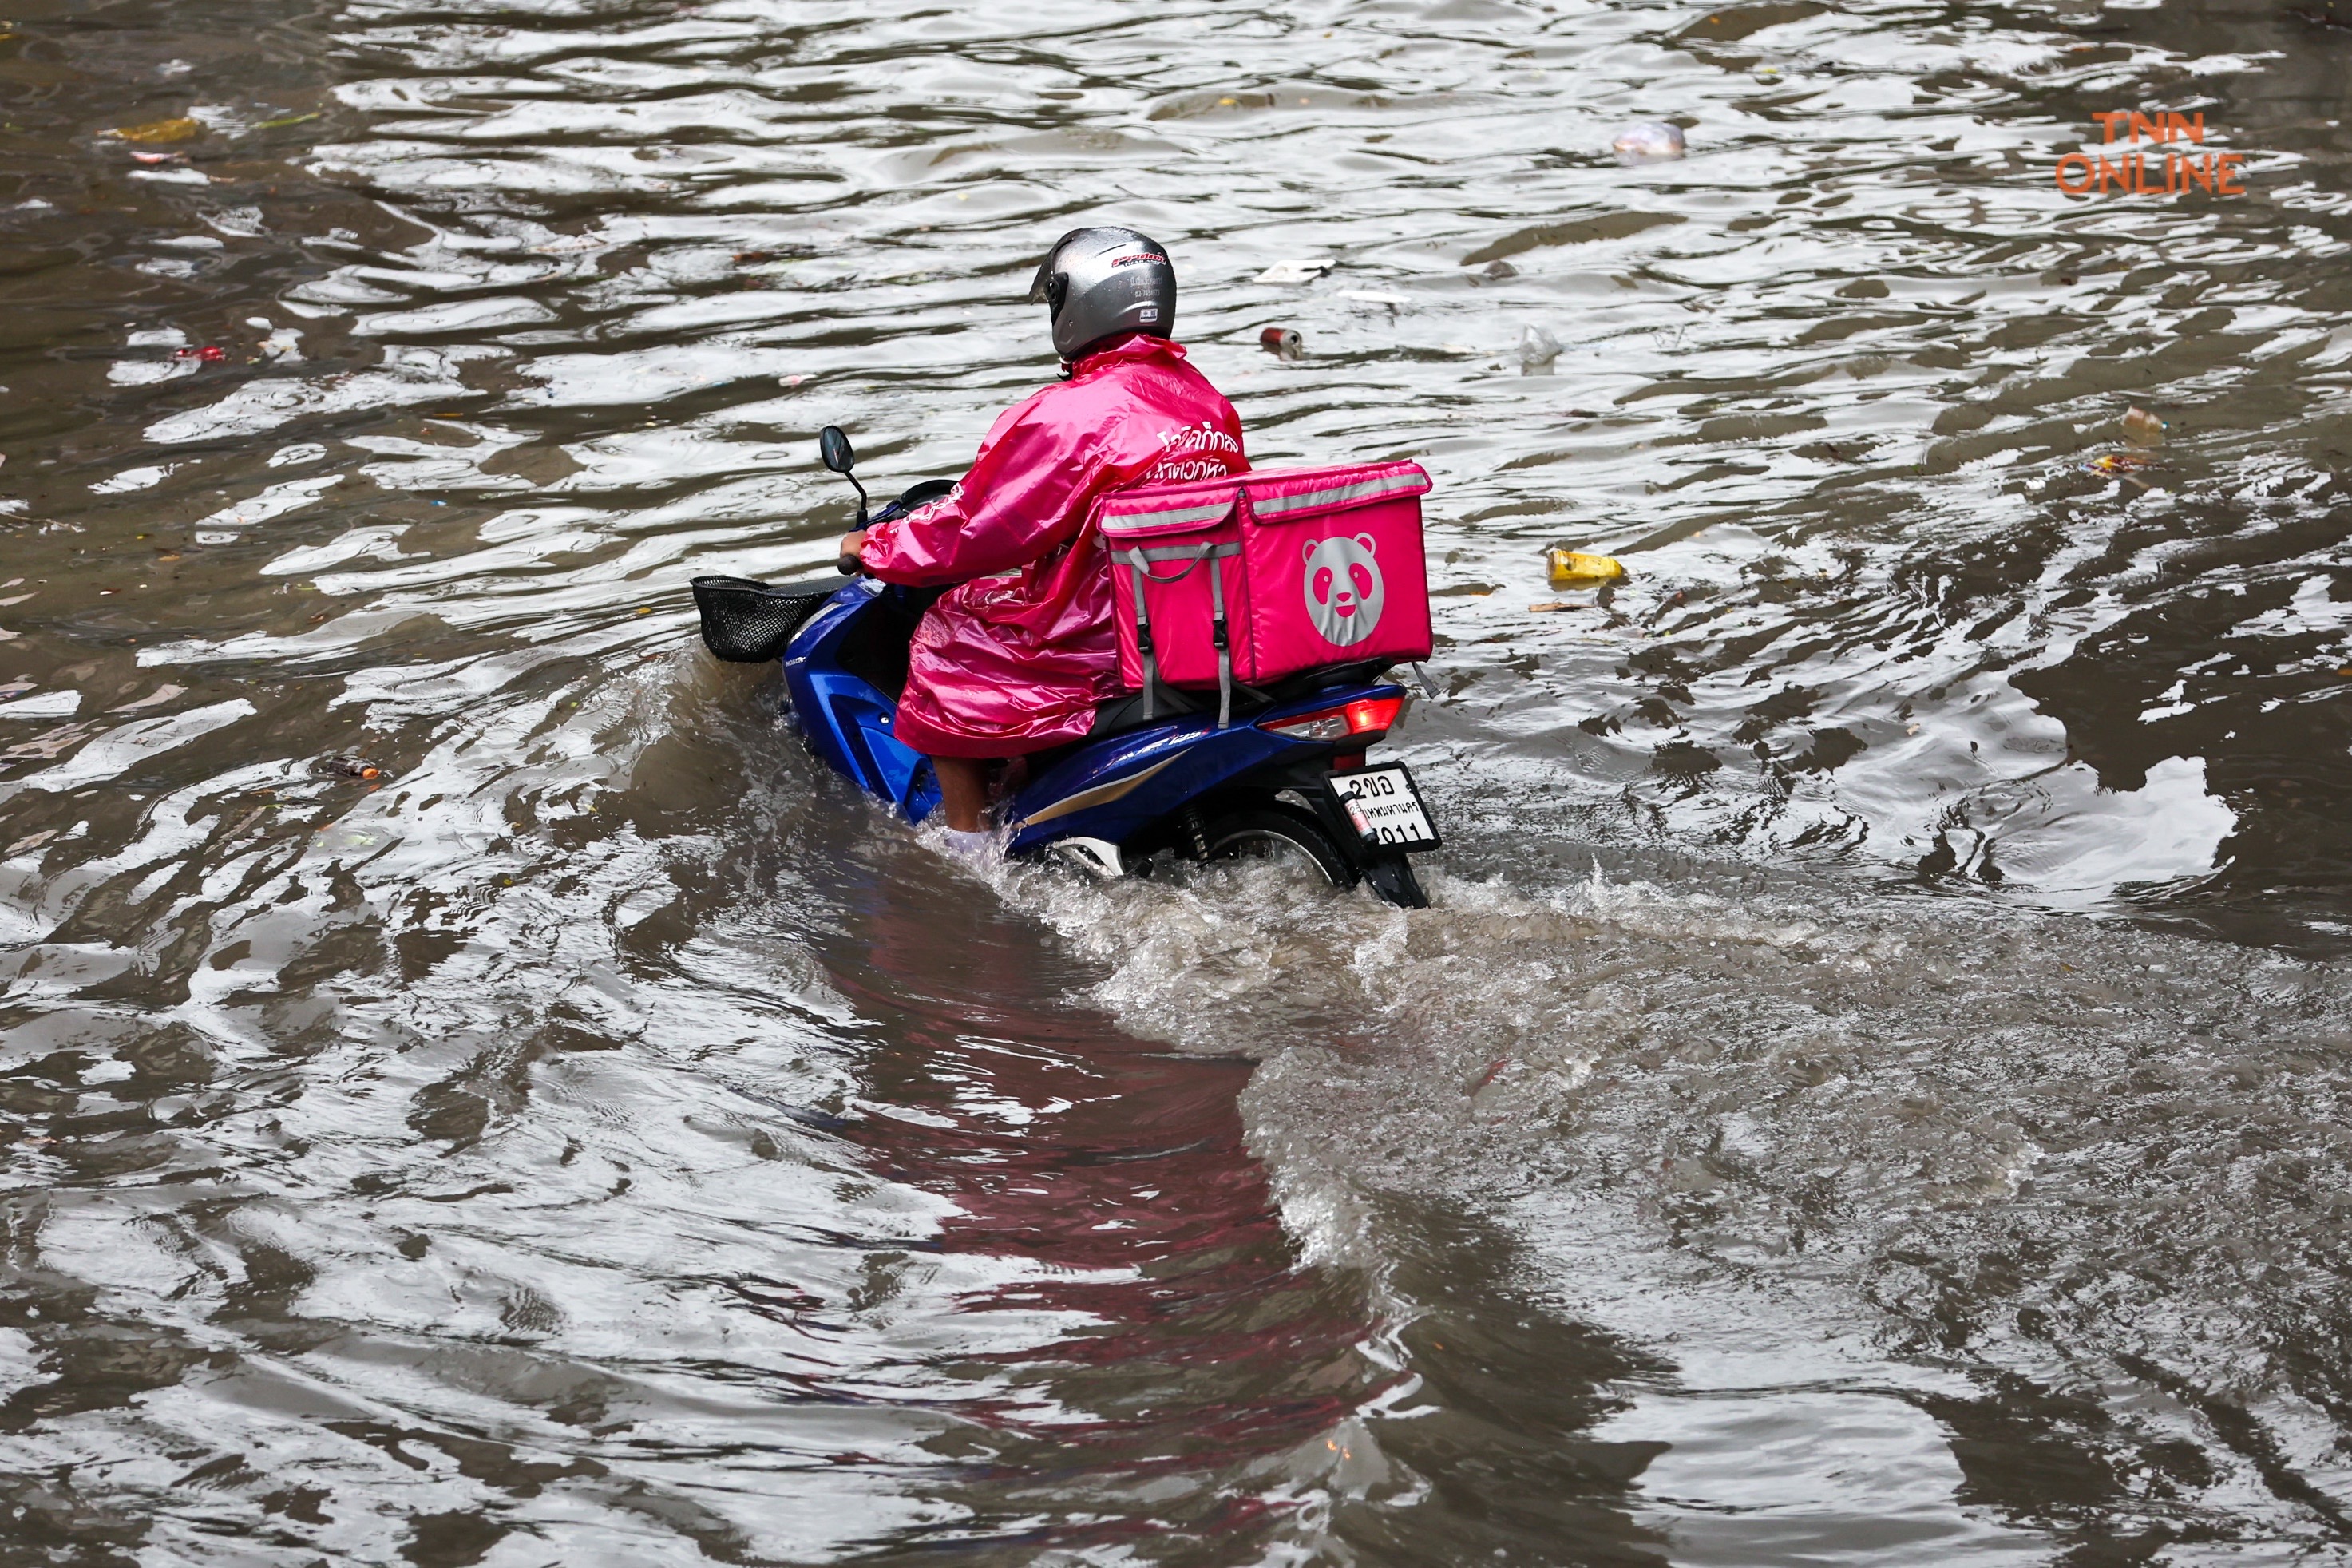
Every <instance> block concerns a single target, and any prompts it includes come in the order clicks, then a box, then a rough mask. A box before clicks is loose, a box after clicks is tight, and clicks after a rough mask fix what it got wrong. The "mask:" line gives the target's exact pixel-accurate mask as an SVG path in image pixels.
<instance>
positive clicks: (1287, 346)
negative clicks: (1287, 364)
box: [1257, 327, 1307, 359]
mask: <svg viewBox="0 0 2352 1568" xmlns="http://www.w3.org/2000/svg"><path fill="white" fill-rule="evenodd" d="M1257 341H1258V346H1259V347H1260V348H1264V349H1268V350H1271V351H1272V352H1274V353H1278V354H1280V355H1281V356H1282V357H1283V358H1285V359H1297V358H1298V357H1299V356H1300V355H1302V354H1304V353H1306V352H1307V340H1306V339H1305V338H1302V337H1300V336H1299V335H1298V329H1297V327H1268V328H1266V329H1265V331H1261V332H1260V333H1258V335H1257Z"/></svg>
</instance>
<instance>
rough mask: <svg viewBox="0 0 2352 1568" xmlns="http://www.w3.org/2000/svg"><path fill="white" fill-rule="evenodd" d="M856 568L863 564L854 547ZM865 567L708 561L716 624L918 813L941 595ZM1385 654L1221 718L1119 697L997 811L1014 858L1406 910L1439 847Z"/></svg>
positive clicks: (819, 745)
mask: <svg viewBox="0 0 2352 1568" xmlns="http://www.w3.org/2000/svg"><path fill="white" fill-rule="evenodd" d="M818 449H819V453H820V456H821V457H822V458H823V460H824V466H825V467H826V468H830V469H832V470H833V471H834V472H835V473H837V474H840V475H841V476H842V477H843V478H845V479H848V480H849V482H850V484H851V485H852V486H853V487H855V488H856V491H857V522H856V526H857V527H858V528H861V529H863V528H865V527H866V526H867V525H868V521H869V520H868V518H867V515H866V511H867V506H868V500H867V497H866V487H865V486H864V485H862V484H860V483H859V482H858V480H857V478H856V475H855V474H854V473H853V472H852V471H851V470H852V469H853V468H855V467H856V455H855V453H854V452H853V451H852V450H851V448H850V444H849V438H848V437H846V436H845V435H844V434H843V433H842V432H841V430H840V429H839V428H838V427H837V426H826V427H825V429H824V433H823V435H822V436H821V437H820V438H819V443H818ZM950 488H951V487H950V485H948V484H947V483H946V482H944V481H941V480H927V481H925V482H923V483H921V484H919V485H916V486H914V487H913V488H912V489H908V491H907V492H906V493H905V494H903V495H901V496H899V497H898V499H897V500H893V501H891V502H890V503H889V504H888V505H887V506H886V507H884V508H883V509H882V510H881V511H880V512H879V513H877V514H876V515H875V516H874V517H873V518H872V519H871V521H874V522H883V521H888V520H890V519H892V518H895V517H898V516H899V515H901V514H902V513H904V512H906V511H908V510H910V509H912V508H914V507H918V506H921V505H923V504H924V503H925V502H927V501H930V500H936V499H937V498H939V497H940V496H942V495H944V494H946V493H947V492H948V490H949V489H950ZM842 570H843V571H845V572H854V571H856V563H854V562H852V561H847V560H845V561H844V562H843V563H842ZM944 591H945V590H943V589H939V588H906V587H898V586H894V585H890V584H883V583H879V582H877V581H875V580H874V579H873V578H871V577H864V576H860V577H856V578H855V579H853V580H852V581H851V582H849V583H848V584H835V583H816V584H784V585H782V586H775V587H771V586H769V585H767V584H761V583H755V582H752V581H750V580H749V579H746V578H740V577H697V578H696V579H695V580H694V602H695V607H696V609H697V610H698V612H699V614H700V616H701V620H702V640H703V643H704V645H705V646H706V647H709V649H710V651H711V652H712V653H713V654H716V655H717V656H718V657H719V658H723V659H727V660H730V661H732V662H736V663H765V662H766V661H768V660H770V659H774V658H782V660H783V667H784V689H785V693H786V698H785V711H786V712H787V713H788V714H790V715H791V716H792V717H793V720H794V721H795V722H796V723H797V725H798V727H799V729H800V731H801V733H802V735H803V737H805V738H806V740H807V742H808V743H809V746H810V748H811V749H812V750H813V751H814V752H816V754H817V755H818V756H820V757H822V758H823V759H824V761H825V762H826V763H828V764H830V765H831V766H832V767H833V769H834V770H835V772H837V773H841V774H842V775H843V776H845V777H846V778H847V779H849V780H850V781H851V782H852V783H854V784H856V785H857V786H858V787H859V788H860V789H863V790H864V791H866V793H867V794H868V795H873V796H875V797H876V798H877V799H879V800H883V801H887V802H888V803H889V804H890V805H892V806H894V807H895V808H897V810H898V812H899V813H900V814H901V815H902V816H905V817H906V818H907V820H908V821H909V822H917V823H919V822H921V821H922V820H923V819H924V818H925V817H927V816H929V815H930V814H931V812H932V811H933V810H934V809H935V808H936V807H937V806H938V805H939V799H940V794H939V784H938V782H937V781H936V780H935V779H934V778H933V777H932V775H931V768H930V764H929V762H927V761H926V760H925V759H924V758H923V757H921V756H920V755H919V754H918V753H916V752H912V751H910V750H908V748H907V747H906V746H904V745H902V744H900V743H899V742H898V739H897V738H896V737H895V736H893V735H892V734H891V732H890V721H891V717H892V715H893V714H894V713H895V712H896V711H897V708H898V693H899V691H900V690H901V689H903V688H904V687H905V685H906V681H907V653H908V643H909V641H910V640H911V638H912V637H913V635H914V630H915V623H916V622H917V621H918V620H919V619H920V618H921V616H922V614H923V612H924V610H925V609H927V608H929V605H930V604H931V602H932V601H933V600H935V599H937V598H938V597H939V596H940V594H941V593H942V592H944ZM1384 674H1385V669H1384V668H1383V667H1381V666H1380V665H1378V664H1372V665H1365V664H1355V665H1336V666H1333V667H1332V668H1328V669H1319V670H1310V671H1308V672H1307V673H1305V674H1302V675H1298V676H1296V677H1293V678H1292V679H1289V680H1287V681H1285V682H1283V683H1282V684H1281V685H1279V686H1277V687H1276V688H1274V689H1270V690H1265V691H1250V690H1246V689H1243V690H1239V691H1236V693H1235V694H1234V703H1233V710H1232V712H1231V713H1230V714H1229V715H1227V716H1226V719H1225V721H1223V722H1220V719H1219V715H1218V712H1217V704H1216V702H1215V700H1214V699H1213V695H1212V696H1211V697H1210V698H1209V699H1208V700H1202V698H1200V697H1199V696H1197V695H1196V694H1194V693H1191V692H1188V691H1182V690H1178V689H1171V688H1168V687H1164V686H1163V687H1160V688H1158V689H1153V690H1150V691H1145V692H1139V693H1137V694H1135V695H1133V696H1130V697H1124V698H1119V699H1116V700H1112V701H1109V702H1106V703H1104V704H1103V705H1102V707H1101V708H1100V710H1098V711H1097V714H1096V717H1095V722H1094V727H1093V729H1092V730H1091V731H1088V733H1087V736H1086V737H1085V738H1084V739H1083V740H1080V741H1077V742H1074V743H1072V744H1068V745H1065V746H1061V747H1058V748H1056V749H1055V750H1053V751H1049V752H1036V753H1033V754H1032V755H1030V756H1029V757H1028V758H1027V759H1026V762H1027V779H1026V782H1025V783H1022V784H1019V785H1018V787H1017V788H1015V789H1014V790H1013V793H1012V795H1011V797H1010V798H1009V799H1000V800H999V802H998V805H997V820H998V821H999V823H1001V824H1004V825H1008V826H1010V829H1011V835H1010V837H1009V839H1008V840H1007V841H1006V844H1005V853H1006V854H1007V855H1008V856H1011V857H1013V858H1045V857H1053V858H1060V859H1064V860H1067V861H1071V862H1075V863H1076V864H1078V865H1080V866H1083V867H1085V868H1087V869H1089V870H1092V871H1095V872H1097V873H1099V874H1102V875H1106V876H1149V875H1150V874H1151V872H1152V869H1153V868H1154V867H1155V865H1158V864H1160V863H1162V862H1163V861H1164V860H1165V859H1166V858H1169V857H1175V858H1181V859H1185V860H1191V861H1211V860H1223V859H1234V858H1286V859H1291V860H1294V861H1296V862H1297V863H1300V864H1302V865H1303V866H1304V867H1306V868H1309V869H1310V870H1311V872H1312V873H1314V874H1317V875H1319V876H1320V878H1321V879H1323V880H1324V881H1326V882H1328V883H1329V884H1330V885H1331V886H1332V887H1335V888H1351V887H1354V886H1355V885H1356V884H1357V883H1358V882H1366V883H1369V884H1370V886H1371V887H1372V889H1374V890H1375V891H1376V892H1378V893H1379V894H1380V896H1381V898H1383V899H1385V900H1388V901H1389V902H1390V903H1391V904H1395V905H1398V906H1399V907H1401V908H1404V909H1423V908H1426V907H1427V905H1428V903H1429V899H1428V896H1427V895H1426V894H1425V893H1423V891H1422V888H1421V883H1420V881H1419V880H1418V879H1416V878H1415V877H1414V876H1413V871H1412V862H1411V860H1409V859H1408V858H1407V857H1408V856H1410V855H1412V854H1416V853H1419V852H1421V851H1423V850H1428V849H1434V848H1437V847H1439V838H1438V834H1437V831H1436V828H1435V826H1434V825H1433V819H1432V817H1431V815H1430V813H1429V810H1428V808H1427V806H1426V805H1424V804H1423V801H1422V799H1421V795H1420V792H1419V791H1418V790H1416V789H1415V788H1414V786H1413V782H1412V774H1411V773H1409V772H1408V771H1407V770H1406V769H1405V767H1404V765H1403V764H1402V763H1377V764H1371V765H1367V764H1366V763H1365V760H1364V759H1365V752H1366V751H1367V750H1368V749H1369V748H1370V746H1372V745H1373V744H1375V743H1376V742H1380V741H1382V740H1385V739H1386V738H1387V736H1388V732H1389V731H1390V730H1391V728H1393V727H1394V726H1395V724H1396V722H1397V720H1398V718H1399V717H1400V716H1401V715H1402V712H1403V710H1404V706H1405V701H1406V693H1405V690H1404V689H1403V688H1402V687H1401V686H1397V685H1394V684H1392V683H1391V682H1389V681H1387V680H1385V679H1382V677H1383V675H1384Z"/></svg>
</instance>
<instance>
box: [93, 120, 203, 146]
mask: <svg viewBox="0 0 2352 1568" xmlns="http://www.w3.org/2000/svg"><path fill="white" fill-rule="evenodd" d="M204 133H205V122H204V121H201V120H194V119H191V118H189V117H188V116H186V115H182V116H181V117H180V118H179V119H177V120H150V121H147V122H146V123H145V124H143V125H118V126H116V127H115V128H114V129H113V130H111V131H108V132H100V134H102V135H107V136H111V137H113V138H114V139H115V140H117V141H119V142H150V143H152V142H190V141H194V139H195V138H197V137H199V136H202V135H203V134H204Z"/></svg>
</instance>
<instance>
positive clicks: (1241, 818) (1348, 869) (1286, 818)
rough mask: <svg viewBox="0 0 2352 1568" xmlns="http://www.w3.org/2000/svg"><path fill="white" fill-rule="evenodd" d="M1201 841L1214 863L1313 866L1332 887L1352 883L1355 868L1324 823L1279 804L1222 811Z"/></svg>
mask: <svg viewBox="0 0 2352 1568" xmlns="http://www.w3.org/2000/svg"><path fill="white" fill-rule="evenodd" d="M1203 837H1206V838H1207V840H1208V843H1209V858H1210V859H1212V860H1242V859H1259V860H1269V861H1273V860H1290V861H1292V862H1294V863H1303V866H1302V868H1305V867H1312V868H1313V869H1314V870H1315V872H1316V873H1317V874H1318V875H1319V876H1320V877H1321V878H1322V879H1323V880H1324V882H1325V883H1326V884H1327V885H1328V886H1330V887H1334V888H1352V887H1354V886H1355V885H1356V868H1354V867H1353V866H1351V865H1349V863H1348V858H1347V856H1345V855H1344V854H1342V853H1340V850H1339V846H1338V845H1336V844H1334V843H1332V842H1331V836H1330V835H1329V834H1328V833H1326V832H1324V831H1323V825H1322V824H1321V823H1319V822H1317V821H1316V820H1315V818H1314V817H1312V816H1309V815H1307V813H1306V812H1303V811H1301V810H1299V809H1298V808H1297V806H1294V805H1286V804H1285V803H1283V802H1281V801H1272V802H1269V803H1267V804H1266V805H1252V806H1244V807H1242V808H1241V809H1239V810H1236V811H1228V812H1225V813H1223V815H1221V816H1217V817H1214V818H1213V819H1212V820H1211V821H1210V822H1209V823H1208V825H1207V830H1206V832H1205V834H1204V835H1203Z"/></svg>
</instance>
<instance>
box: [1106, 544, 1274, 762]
mask: <svg viewBox="0 0 2352 1568" xmlns="http://www.w3.org/2000/svg"><path fill="white" fill-rule="evenodd" d="M1241 552H1242V547H1241V546H1240V545H1238V544H1163V545H1160V546H1158V547H1157V548H1154V549H1146V550H1114V551H1112V552H1110V558H1111V560H1112V561H1114V562H1116V563H1118V564H1119V565H1121V566H1124V567H1126V568H1127V569H1128V581H1129V584H1132V585H1133V587H1134V589H1135V649H1136V652H1137V653H1138V654H1139V655H1140V656H1141V657H1142V661H1143V716H1144V717H1145V718H1146V719H1150V717H1151V716H1152V706H1153V697H1152V693H1153V692H1154V690H1155V689H1157V688H1158V686H1159V684H1160V667H1159V662H1158V660H1157V658H1155V657H1154V655H1153V653H1152V649H1151V612H1150V610H1149V609H1148V608H1146V607H1145V605H1144V602H1143V584H1144V582H1145V580H1146V579H1147V578H1148V579H1150V581H1151V582H1153V583H1156V584H1159V585H1160V586H1161V587H1163V588H1166V587H1172V586H1173V585H1175V584H1178V583H1181V582H1182V581H1183V580H1184V579H1185V578H1187V577H1190V576H1191V575H1192V571H1193V568H1194V567H1197V566H1199V565H1200V564H1201V563H1202V562H1207V563H1209V612H1210V617H1211V620H1210V631H1209V635H1210V637H1211V639H1212V640H1213V642H1214V643H1215V644H1216V647H1217V728H1218V729H1220V730H1223V729H1224V728H1226V727H1227V726H1228V725H1229V724H1231V723H1232V721H1233V713H1234V650H1233V646H1232V643H1231V641H1230V640H1229V639H1228V638H1227V637H1226V636H1225V574H1224V572H1223V569H1222V568H1220V567H1219V566H1218V565H1217V564H1216V563H1218V562H1220V561H1224V560H1229V559H1231V558H1232V557H1234V556H1236V555H1239V554H1240V553H1241ZM1178 561H1181V562H1183V563H1185V566H1184V570H1182V571H1181V572H1179V573H1177V574H1176V575H1174V576H1173V577H1162V576H1161V575H1160V574H1158V573H1157V572H1154V571H1153V570H1152V568H1153V567H1154V566H1159V565H1165V564H1169V563H1173V562H1178Z"/></svg>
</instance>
